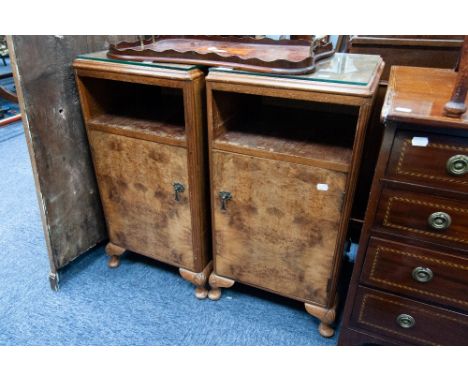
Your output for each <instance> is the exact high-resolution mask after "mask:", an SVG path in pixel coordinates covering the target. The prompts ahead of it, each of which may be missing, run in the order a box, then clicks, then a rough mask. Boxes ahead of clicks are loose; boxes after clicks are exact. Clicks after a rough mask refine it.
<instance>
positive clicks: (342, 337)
mask: <svg viewBox="0 0 468 382" xmlns="http://www.w3.org/2000/svg"><path fill="white" fill-rule="evenodd" d="M105 37H106V36H102V38H105ZM23 40H24V38H21V37H15V36H13V37H11V39H10V41H9V44H10V45H11V46H12V47H13V50H16V54H17V62H16V70H17V71H18V72H19V74H20V76H19V78H20V79H21V80H22V81H24V83H23V84H21V82H18V86H17V87H18V91H19V92H20V91H21V89H22V92H23V94H19V98H20V102H23V103H25V104H24V105H23V110H22V111H23V118H24V117H25V116H26V117H28V118H29V120H30V123H29V126H25V128H26V129H30V130H31V131H30V132H29V133H28V134H29V136H30V139H29V141H28V144H29V146H30V147H29V148H30V151H31V156H32V158H33V164H34V162H36V163H35V165H34V166H33V167H34V172H35V177H36V183H37V187H39V188H40V189H41V195H42V197H43V198H44V201H43V202H42V211H41V212H42V214H43V221H44V222H45V223H44V224H45V225H46V226H47V229H46V231H45V232H46V242H47V245H48V250H49V256H50V264H51V273H50V281H51V285H52V287H53V288H54V289H58V287H59V275H60V274H61V269H62V268H63V267H64V266H66V265H67V264H68V263H70V262H71V261H72V260H73V259H75V258H76V257H78V256H79V255H81V254H82V253H85V252H86V251H87V250H88V249H89V248H91V247H93V246H94V245H96V244H97V243H100V242H103V243H105V244H106V246H105V251H106V253H107V255H108V266H109V267H111V268H117V269H115V270H113V272H125V268H126V267H131V266H132V265H131V264H125V265H120V267H119V264H120V261H121V258H122V256H125V253H126V252H132V253H134V254H137V255H141V256H146V257H148V258H151V259H153V260H157V261H158V262H156V263H155V264H156V266H158V264H160V263H159V262H162V263H166V264H168V265H169V266H171V267H175V268H176V269H178V272H179V274H180V276H181V277H182V278H183V279H185V280H186V281H188V282H189V283H191V284H193V287H194V294H195V297H196V298H198V299H205V298H207V299H209V300H211V301H205V302H198V304H201V306H203V304H220V303H219V302H217V300H222V299H223V298H225V297H224V296H223V291H224V290H225V288H239V287H240V286H239V285H242V284H244V285H247V286H249V288H247V289H245V293H250V292H249V291H251V290H257V289H258V290H261V291H262V292H259V293H264V295H265V296H266V295H269V294H270V293H271V294H274V295H279V296H283V297H284V298H285V300H286V299H292V300H295V301H298V302H300V303H301V304H303V308H304V312H303V313H304V315H305V317H307V319H310V330H311V331H312V330H318V332H319V333H320V335H321V336H323V337H326V338H331V337H334V338H336V340H337V342H338V344H340V345H368V344H374V345H468V113H467V112H466V110H467V107H466V93H467V88H468V38H467V37H466V36H370V35H355V36H287V37H284V38H280V39H271V38H268V37H265V36H144V37H143V36H141V37H139V38H136V37H135V36H119V37H114V38H113V39H108V40H107V41H108V42H110V45H108V46H107V47H106V48H100V46H99V44H98V43H96V44H95V45H94V46H95V49H94V51H93V49H90V46H92V44H90V43H89V42H88V44H87V49H82V48H81V47H79V46H78V43H77V46H76V47H75V48H74V49H73V50H72V51H71V52H70V54H69V56H68V57H67V60H68V61H67V64H66V65H65V64H64V65H62V66H63V67H66V68H67V69H66V70H69V73H70V74H72V75H73V77H71V78H74V81H72V84H73V87H72V88H70V89H67V92H68V93H69V94H72V93H74V94H76V95H77V97H76V98H78V97H79V103H78V102H76V113H75V115H74V116H73V118H75V119H76V120H77V121H78V122H77V125H76V126H77V128H78V129H79V128H81V126H82V128H81V131H82V132H80V133H79V134H81V135H80V136H81V138H80V139H81V141H80V139H78V140H75V144H74V145H76V142H81V143H80V144H81V145H82V148H80V147H76V146H75V147H70V148H69V149H68V145H70V143H69V139H68V138H69V136H68V137H67V134H71V133H66V132H64V133H60V134H63V136H59V135H55V136H52V135H51V134H50V130H49V133H48V132H47V129H42V130H41V128H36V127H35V126H37V125H40V123H39V121H40V118H42V117H41V115H40V113H34V110H32V109H31V108H30V107H28V102H29V101H28V97H32V96H36V97H38V96H39V94H35V95H34V94H30V93H29V90H28V84H27V83H26V82H27V78H25V77H23V78H22V77H21V72H22V71H24V70H26V68H25V67H24V63H23V62H22V61H21V51H20V48H21V45H22V44H24V41H23ZM98 46H99V47H98ZM67 97H68V96H67ZM69 101H70V102H71V101H72V99H71V98H70V100H69ZM33 122H35V123H33ZM82 122H83V125H81V123H82ZM34 129H36V130H34ZM75 134H76V132H75ZM45 146H47V148H48V150H45V148H44V147H45ZM55 147H62V149H61V150H63V151H68V152H69V153H72V154H73V155H72V156H69V158H71V159H70V161H71V162H73V161H74V160H78V158H79V157H83V156H86V159H83V161H85V162H82V163H85V164H86V165H85V166H84V167H83V169H81V170H80V173H81V175H80V176H81V178H82V179H85V178H90V179H91V181H89V182H87V183H88V184H89V185H90V186H89V187H90V188H91V189H93V190H94V192H93V193H89V192H87V191H89V190H81V189H80V190H78V192H77V193H76V195H67V196H66V198H67V199H59V200H57V201H55V202H54V203H53V202H52V200H51V198H50V197H49V195H47V193H48V192H50V191H49V190H50V184H51V182H57V181H58V179H55V180H54V179H51V178H52V175H51V172H50V171H48V169H47V168H46V167H45V164H47V163H48V164H47V165H48V166H52V167H53V168H54V169H55V170H54V174H56V175H57V174H58V175H60V174H63V177H64V178H66V177H67V176H69V175H67V172H66V171H65V170H64V169H63V168H64V166H68V164H69V163H64V161H59V162H51V161H50V162H48V159H47V155H48V152H50V150H51V149H53V148H55ZM66 161H67V160H65V162H66ZM72 165H73V164H72ZM85 195H86V196H85ZM64 198H65V197H64ZM70 203H75V205H76V206H78V208H79V209H80V210H81V213H80V214H79V216H69V214H67V209H66V205H70ZM57 217H60V218H62V222H66V223H67V224H69V225H71V226H73V227H74V229H73V232H63V228H60V229H59V227H58V226H54V223H53V222H54V221H55V220H56V218H57ZM72 219H75V220H74V221H72ZM62 224H63V223H62ZM90 227H91V229H90ZM61 230H62V231H61ZM91 231H92V232H91ZM356 248H357V250H356ZM353 254H355V256H353ZM352 263H354V267H353V269H352V276H351V268H350V267H351V265H352ZM70 265H71V266H73V263H72V264H70ZM63 287H64V288H65V287H66V286H63ZM241 290H244V289H242V288H241ZM171 291H172V292H174V290H173V289H171ZM135 293H138V291H137V290H136V291H135ZM232 304H235V301H233V302H232ZM204 306H206V305H204ZM219 306H222V305H219ZM201 309H203V308H201ZM307 314H309V315H311V316H312V317H313V318H312V317H310V316H308V315H307ZM336 329H339V334H335V331H336Z"/></svg>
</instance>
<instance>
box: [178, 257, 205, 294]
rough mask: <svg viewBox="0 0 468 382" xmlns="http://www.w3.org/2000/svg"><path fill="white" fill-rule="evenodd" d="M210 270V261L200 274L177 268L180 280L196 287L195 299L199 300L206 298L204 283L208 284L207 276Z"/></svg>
mask: <svg viewBox="0 0 468 382" xmlns="http://www.w3.org/2000/svg"><path fill="white" fill-rule="evenodd" d="M212 269H213V265H212V262H211V261H210V262H209V263H208V264H207V265H206V267H205V269H203V271H201V272H200V273H196V272H192V271H189V270H188V269H185V268H179V273H180V275H181V276H182V278H183V279H184V280H187V281H188V282H190V283H192V284H193V285H195V286H196V288H195V297H196V298H198V299H199V300H203V299H205V298H206V297H207V296H208V290H207V289H206V283H207V282H208V276H209V275H210V273H211V270H212Z"/></svg>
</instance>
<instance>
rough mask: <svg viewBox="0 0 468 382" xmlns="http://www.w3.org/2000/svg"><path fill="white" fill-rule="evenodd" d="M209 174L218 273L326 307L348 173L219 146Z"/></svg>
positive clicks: (214, 153)
mask: <svg viewBox="0 0 468 382" xmlns="http://www.w3.org/2000/svg"><path fill="white" fill-rule="evenodd" d="M212 174H213V180H212V184H213V190H212V191H213V192H212V198H213V209H214V233H215V244H216V248H215V268H216V273H217V274H219V275H221V276H225V277H228V278H232V279H235V280H238V281H240V282H243V283H246V284H250V285H254V286H257V287H261V288H263V289H266V290H270V291H273V292H275V293H279V294H282V295H285V296H288V297H292V298H295V299H298V300H302V301H310V302H314V303H316V304H322V305H325V304H327V303H328V295H327V284H328V282H329V278H330V274H331V270H332V266H333V257H334V253H335V246H336V241H337V234H338V227H339V223H340V215H341V205H342V201H343V196H344V189H345V183H346V174H345V173H340V172H335V171H329V170H325V169H320V168H315V167H310V166H305V165H300V164H295V163H289V162H283V161H275V160H270V159H261V158H254V157H250V156H246V155H240V154H231V153H227V152H218V151H214V152H213V169H212ZM326 188H328V190H326V191H325V189H326ZM320 189H322V190H320ZM220 192H229V193H230V195H231V199H229V200H226V201H225V202H224V204H225V205H224V206H222V202H221V198H220ZM224 195H226V194H224ZM223 207H224V208H225V209H223Z"/></svg>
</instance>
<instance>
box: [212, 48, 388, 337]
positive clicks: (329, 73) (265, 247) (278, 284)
mask: <svg viewBox="0 0 468 382" xmlns="http://www.w3.org/2000/svg"><path fill="white" fill-rule="evenodd" d="M382 69H383V63H382V60H381V58H380V57H379V56H371V55H348V54H336V55H334V56H333V57H332V58H330V59H328V60H325V61H323V62H320V63H319V65H318V69H317V71H316V72H315V73H313V74H311V75H306V76H282V77H277V76H269V75H259V74H253V73H245V72H239V71H234V70H223V69H212V70H210V73H209V75H208V76H207V96H208V121H209V122H208V125H209V147H210V171H211V177H210V178H211V196H212V200H211V207H212V224H213V246H214V273H212V274H211V276H210V280H209V282H210V286H211V288H212V290H211V291H210V293H209V295H208V297H209V298H211V299H212V300H217V299H219V298H220V296H221V289H220V288H221V287H223V288H227V287H230V286H232V285H233V284H234V282H235V281H239V282H241V283H244V284H249V285H252V286H255V287H258V288H261V289H264V290H267V291H270V292H273V293H276V294H280V295H283V296H286V297H290V298H293V299H296V300H299V301H303V302H304V303H305V308H306V310H307V311H308V312H309V313H310V314H311V315H313V316H315V317H317V318H318V319H319V320H320V321H321V323H320V326H319V331H320V333H321V334H322V335H323V336H325V337H330V336H332V335H333V333H334V330H333V328H332V324H333V322H334V320H335V313H336V303H337V299H336V291H337V283H338V275H339V270H340V265H341V261H342V257H343V256H342V255H343V251H344V245H345V240H346V232H347V228H348V219H349V214H350V211H351V205H352V200H353V195H354V188H355V184H356V175H357V169H358V167H359V163H360V160H361V152H362V143H363V140H364V136H365V132H366V125H367V121H368V118H369V114H370V111H371V108H372V102H373V97H374V94H375V90H376V88H377V84H378V81H379V77H380V74H381V72H382Z"/></svg>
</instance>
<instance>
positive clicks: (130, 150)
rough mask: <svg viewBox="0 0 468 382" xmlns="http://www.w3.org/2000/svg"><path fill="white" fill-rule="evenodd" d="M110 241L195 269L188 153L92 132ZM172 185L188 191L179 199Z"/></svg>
mask: <svg viewBox="0 0 468 382" xmlns="http://www.w3.org/2000/svg"><path fill="white" fill-rule="evenodd" d="M89 138H90V142H91V148H92V153H93V159H94V166H95V169H96V176H97V180H98V185H99V191H100V193H101V200H102V203H103V207H104V214H105V217H106V222H107V229H108V231H109V237H110V240H111V242H112V243H114V244H116V245H118V246H121V247H123V248H126V249H129V250H132V251H134V252H137V253H141V254H144V255H146V256H149V257H152V258H155V259H158V260H161V261H164V262H167V263H169V264H172V265H176V266H182V267H185V268H188V269H193V267H194V260H193V250H192V229H191V215H190V205H189V192H190V190H189V185H188V173H187V151H186V149H185V148H182V147H176V146H170V145H164V144H159V143H155V142H148V141H145V140H139V139H134V138H128V137H124V136H120V135H114V134H108V133H104V132H100V131H96V130H90V131H89ZM174 183H180V184H181V185H183V187H184V191H183V192H179V193H178V195H179V196H178V199H179V200H178V201H177V200H176V198H175V191H174V185H173V184H174Z"/></svg>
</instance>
